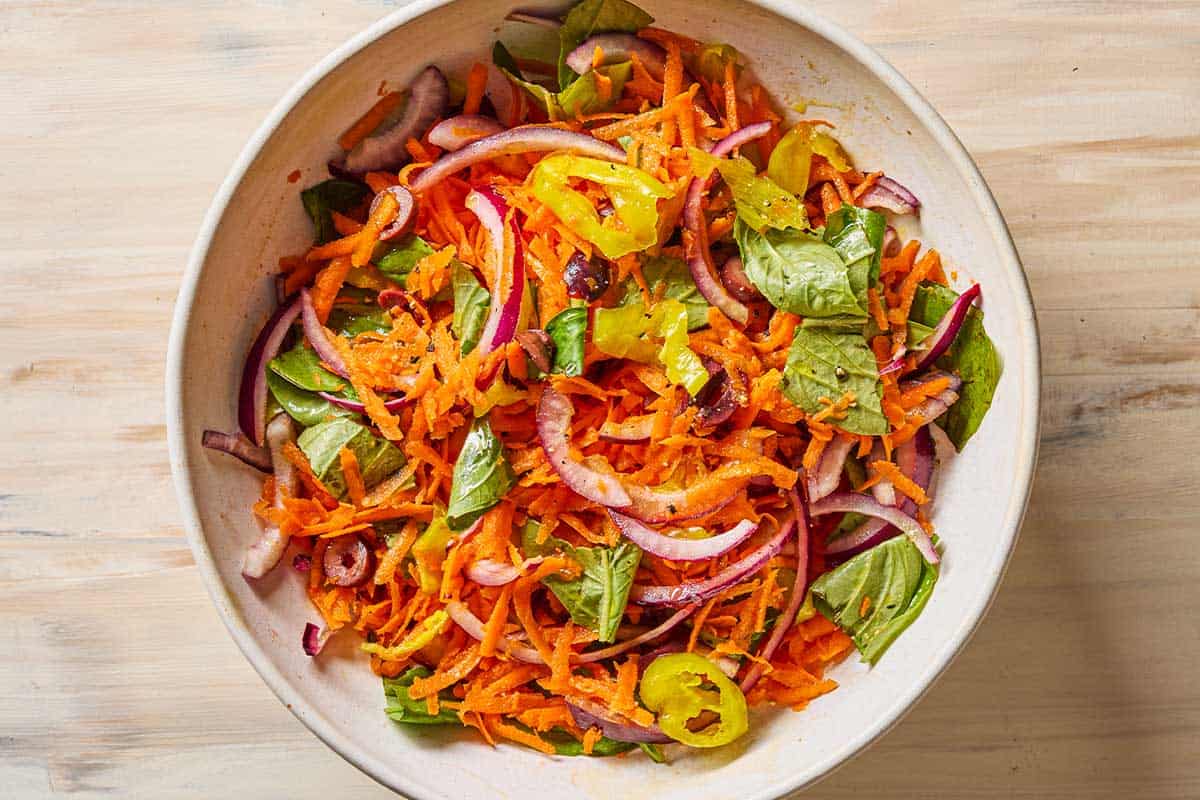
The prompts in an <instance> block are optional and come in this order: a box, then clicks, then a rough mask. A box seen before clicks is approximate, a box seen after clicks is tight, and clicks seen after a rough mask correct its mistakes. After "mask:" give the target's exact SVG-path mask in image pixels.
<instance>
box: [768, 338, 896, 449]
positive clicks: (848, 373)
mask: <svg viewBox="0 0 1200 800" xmlns="http://www.w3.org/2000/svg"><path fill="white" fill-rule="evenodd" d="M808 322H809V321H808V320H805V322H804V324H803V325H801V326H800V327H799V328H798V329H797V330H796V334H795V337H794V338H793V339H792V347H791V350H789V351H788V360H787V364H786V365H785V366H784V369H783V379H784V384H783V393H784V395H785V396H786V397H787V398H788V399H789V400H791V401H792V402H793V403H795V404H796V405H798V406H800V407H801V408H803V409H804V410H805V412H807V413H809V414H815V413H817V412H818V411H820V410H821V409H822V408H824V407H825V403H823V402H821V399H822V398H825V399H827V400H829V401H833V402H836V401H837V400H838V399H839V398H841V396H842V395H843V394H845V393H846V392H847V391H853V392H854V395H855V403H854V405H852V406H851V407H850V408H848V409H847V410H846V418H845V419H844V420H840V421H839V422H837V423H836V425H837V426H838V427H839V428H841V429H842V430H844V431H848V432H850V433H862V434H868V435H872V436H876V435H879V434H883V433H887V432H888V430H889V426H888V421H887V418H886V417H884V415H883V410H882V407H881V402H880V401H881V398H882V392H883V389H882V386H881V384H880V381H879V369H878V367H877V366H876V364H875V354H874V353H872V352H871V348H870V347H868V346H867V342H866V340H865V339H864V338H863V337H862V334H861V333H860V332H854V331H839V330H836V329H833V328H828V327H820V326H810V325H809V324H808Z"/></svg>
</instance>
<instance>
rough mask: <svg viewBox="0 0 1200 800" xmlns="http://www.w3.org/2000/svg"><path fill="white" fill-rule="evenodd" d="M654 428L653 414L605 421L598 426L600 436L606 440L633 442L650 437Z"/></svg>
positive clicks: (642, 440)
mask: <svg viewBox="0 0 1200 800" xmlns="http://www.w3.org/2000/svg"><path fill="white" fill-rule="evenodd" d="M653 430H654V415H653V414H645V415H643V416H640V417H630V418H629V419H627V420H625V421H623V422H605V423H604V424H603V425H601V426H600V438H601V439H603V440H604V441H606V442H624V443H626V444H634V443H637V442H644V441H647V440H648V439H649V438H650V434H651V432H652V431H653Z"/></svg>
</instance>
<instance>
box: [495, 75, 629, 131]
mask: <svg viewBox="0 0 1200 800" xmlns="http://www.w3.org/2000/svg"><path fill="white" fill-rule="evenodd" d="M505 73H506V74H507V75H508V77H509V79H511V80H512V81H514V82H515V83H516V84H517V85H518V86H520V87H521V88H522V89H524V90H525V91H526V93H528V94H529V96H530V97H531V98H532V99H533V101H534V102H535V103H537V104H538V106H539V107H540V108H541V109H542V110H543V111H545V112H546V115H547V116H549V117H550V119H551V120H553V121H557V120H570V119H575V118H576V117H577V116H579V115H581V114H596V113H599V112H601V111H607V110H608V109H609V108H611V107H612V106H613V105H614V104H615V103H616V102H617V101H618V100H619V99H621V90H622V89H624V88H625V82H626V81H627V80H629V77H630V75H631V74H632V73H633V64H632V63H631V62H629V61H621V62H618V63H616V64H607V65H605V66H602V67H597V68H596V69H590V70H588V71H587V72H586V73H585V74H584V75H583V76H582V77H580V78H579V79H578V80H576V81H574V82H573V83H572V84H571V85H570V86H568V87H567V88H566V89H563V90H562V91H560V92H555V91H552V90H550V89H547V88H546V87H545V86H542V85H541V84H540V83H534V82H533V81H527V80H525V79H524V78H520V77H517V74H516V73H513V72H509V71H508V70H505ZM597 73H598V74H600V75H602V76H604V77H605V78H607V79H608V80H609V81H611V82H612V86H611V87H610V89H609V91H607V92H605V93H601V91H600V84H599V82H597V80H596V75H597Z"/></svg>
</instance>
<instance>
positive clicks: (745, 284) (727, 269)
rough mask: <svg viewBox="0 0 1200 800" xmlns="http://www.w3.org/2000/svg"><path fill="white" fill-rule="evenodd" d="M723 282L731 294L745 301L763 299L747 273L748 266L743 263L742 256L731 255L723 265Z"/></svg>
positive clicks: (750, 301)
mask: <svg viewBox="0 0 1200 800" xmlns="http://www.w3.org/2000/svg"><path fill="white" fill-rule="evenodd" d="M721 283H722V284H724V286H725V288H726V289H728V290H729V293H730V294H732V295H733V296H734V297H736V298H737V299H738V300H741V301H742V302H743V303H753V302H755V301H756V300H762V299H763V296H762V293H761V292H760V291H758V287H757V286H755V285H754V284H753V283H751V282H750V277H749V276H748V275H746V266H745V265H744V264H743V263H742V258H741V256H730V257H729V258H727V259H726V260H725V263H724V265H722V266H721Z"/></svg>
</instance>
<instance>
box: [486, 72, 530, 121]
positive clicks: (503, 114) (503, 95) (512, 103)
mask: <svg viewBox="0 0 1200 800" xmlns="http://www.w3.org/2000/svg"><path fill="white" fill-rule="evenodd" d="M486 94H487V97H488V100H491V101H492V108H494V109H496V118H497V119H498V120H500V123H501V124H502V125H503V126H504V127H507V128H511V127H514V126H516V125H518V124H520V122H521V120H523V119H525V115H526V114H527V113H529V100H528V99H527V95H526V93H525V90H524V89H520V88H518V87H517V86H515V85H514V84H513V82H512V81H511V80H509V78H508V76H507V75H505V74H504V73H503V72H501V71H500V68H499V67H497V66H496V65H495V64H490V65H488V80H487V90H486Z"/></svg>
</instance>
